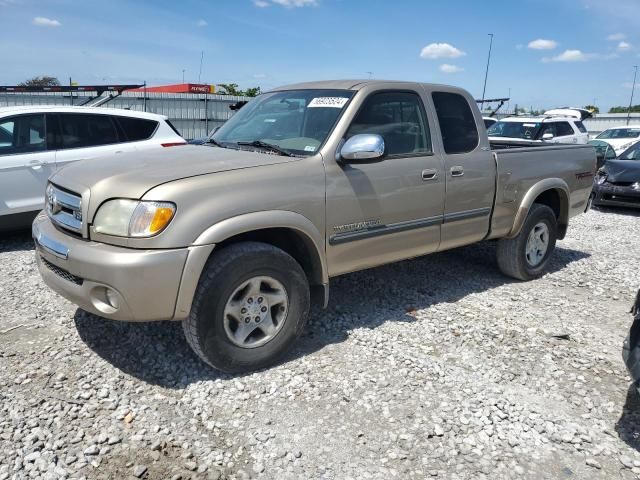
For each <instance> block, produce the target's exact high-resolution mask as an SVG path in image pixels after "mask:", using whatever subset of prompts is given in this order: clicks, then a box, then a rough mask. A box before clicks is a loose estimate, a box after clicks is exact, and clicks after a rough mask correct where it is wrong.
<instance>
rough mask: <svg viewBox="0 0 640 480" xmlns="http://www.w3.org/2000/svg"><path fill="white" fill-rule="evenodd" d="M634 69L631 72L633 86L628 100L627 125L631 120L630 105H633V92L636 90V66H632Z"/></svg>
mask: <svg viewBox="0 0 640 480" xmlns="http://www.w3.org/2000/svg"><path fill="white" fill-rule="evenodd" d="M633 68H634V69H635V70H634V72H633V86H632V87H631V98H630V99H629V111H628V112H627V125H629V120H630V119H631V104H632V103H633V92H634V91H635V89H636V76H637V75H638V65H634V66H633Z"/></svg>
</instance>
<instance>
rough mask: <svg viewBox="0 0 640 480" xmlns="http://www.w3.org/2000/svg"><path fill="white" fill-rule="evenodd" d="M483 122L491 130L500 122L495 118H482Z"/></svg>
mask: <svg viewBox="0 0 640 480" xmlns="http://www.w3.org/2000/svg"><path fill="white" fill-rule="evenodd" d="M482 120H484V126H485V128H489V127H491V126H493V125H494V124H495V123H497V122H498V119H497V118H494V117H482Z"/></svg>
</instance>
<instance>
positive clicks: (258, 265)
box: [182, 242, 309, 373]
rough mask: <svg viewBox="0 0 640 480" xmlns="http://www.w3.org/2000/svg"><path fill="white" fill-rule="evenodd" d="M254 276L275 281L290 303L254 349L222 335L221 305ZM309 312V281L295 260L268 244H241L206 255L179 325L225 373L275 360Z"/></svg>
mask: <svg viewBox="0 0 640 480" xmlns="http://www.w3.org/2000/svg"><path fill="white" fill-rule="evenodd" d="M256 276H269V277H271V278H273V279H275V280H277V281H278V282H280V283H281V284H282V285H283V286H284V288H285V290H286V293H287V296H288V301H289V306H288V310H287V314H286V317H285V319H284V324H283V325H282V327H281V328H280V329H279V330H278V331H277V333H276V334H275V336H274V337H273V338H272V339H271V340H269V341H268V342H267V343H265V344H264V345H261V346H258V347H254V348H243V347H240V346H238V345H236V344H234V343H233V342H232V341H231V340H230V339H229V337H228V336H227V333H226V331H225V327H224V309H225V305H226V303H227V300H228V299H229V298H230V297H231V295H232V294H233V292H234V291H235V290H236V289H237V288H238V287H239V286H241V285H242V283H243V282H245V281H247V280H249V279H251V278H253V277H256ZM308 315H309V284H308V281H307V277H306V275H305V273H304V271H303V270H302V268H301V267H300V265H299V264H298V262H297V261H296V260H294V259H293V258H292V257H291V256H290V255H289V254H287V253H286V252H284V251H282V250H280V249H279V248H276V247H274V246H272V245H268V244H265V243H258V242H242V243H237V244H232V245H230V246H228V247H224V248H223V249H221V250H220V251H218V252H215V253H214V254H213V255H212V256H211V258H210V259H209V261H208V262H207V264H206V265H205V268H204V270H203V272H202V275H201V276H200V282H199V284H198V288H197V290H196V293H195V296H194V299H193V304H192V306H191V313H190V315H189V317H188V318H187V319H185V320H184V321H183V322H182V327H183V330H184V334H185V337H186V339H187V342H188V343H189V345H190V346H191V348H192V349H193V351H194V352H195V353H196V354H197V355H198V356H199V357H200V358H201V359H202V360H203V361H204V362H205V363H207V364H209V365H211V366H212V367H214V368H217V369H218V370H222V371H224V372H229V373H240V372H247V371H251V370H257V369H261V368H265V367H268V366H270V365H273V364H274V363H275V362H277V360H278V359H279V358H280V357H282V355H283V354H284V353H285V352H286V351H287V350H288V349H289V348H290V347H291V345H292V344H293V343H294V341H295V340H296V339H297V338H298V337H299V336H300V334H301V333H302V331H303V329H304V326H305V324H306V322H307V317H308Z"/></svg>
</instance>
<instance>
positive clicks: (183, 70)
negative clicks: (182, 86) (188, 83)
mask: <svg viewBox="0 0 640 480" xmlns="http://www.w3.org/2000/svg"><path fill="white" fill-rule="evenodd" d="M185 71H186V69H185V68H183V69H182V83H184V72H185Z"/></svg>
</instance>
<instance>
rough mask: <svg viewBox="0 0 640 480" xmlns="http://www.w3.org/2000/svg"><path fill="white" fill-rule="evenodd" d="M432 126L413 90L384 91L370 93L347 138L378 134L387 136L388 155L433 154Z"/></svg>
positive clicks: (386, 147)
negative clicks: (430, 132)
mask: <svg viewBox="0 0 640 480" xmlns="http://www.w3.org/2000/svg"><path fill="white" fill-rule="evenodd" d="M428 132H429V125H428V123H427V117H426V115H425V112H424V108H423V106H422V101H421V100H420V97H419V96H418V95H417V94H416V93H412V92H381V93H374V94H372V95H371V96H369V97H368V98H367V99H366V100H365V102H364V104H363V105H362V108H361V109H360V111H359V112H358V114H357V115H356V118H355V119H354V120H353V123H352V124H351V126H350V127H349V131H348V132H347V138H349V137H351V136H353V135H357V134H366V133H370V134H377V135H380V136H381V137H382V138H383V139H384V144H385V151H386V153H387V155H390V156H393V155H396V156H408V155H424V154H425V153H431V136H430V135H429V133H428Z"/></svg>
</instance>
